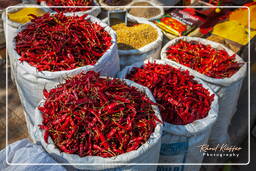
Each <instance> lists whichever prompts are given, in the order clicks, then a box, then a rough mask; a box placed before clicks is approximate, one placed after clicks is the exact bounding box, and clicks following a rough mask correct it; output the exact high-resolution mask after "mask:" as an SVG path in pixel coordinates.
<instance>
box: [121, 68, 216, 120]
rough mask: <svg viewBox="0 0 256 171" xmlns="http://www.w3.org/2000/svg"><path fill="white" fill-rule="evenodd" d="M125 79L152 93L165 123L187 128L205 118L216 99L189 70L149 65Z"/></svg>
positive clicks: (133, 71)
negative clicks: (144, 87)
mask: <svg viewBox="0 0 256 171" xmlns="http://www.w3.org/2000/svg"><path fill="white" fill-rule="evenodd" d="M126 78H128V79H130V80H132V81H135V82H137V83H139V84H141V85H144V86H146V87H148V88H149V89H150V90H151V92H152V93H153V95H154V97H155V98H156V101H157V103H159V105H160V112H161V116H162V118H163V121H165V122H168V123H171V124H176V125H184V124H188V123H191V122H193V121H195V120H198V119H202V118H204V117H206V116H207V115H208V111H209V110H210V107H211V103H212V101H213V99H214V95H210V92H209V91H208V90H207V89H205V88H203V87H202V85H201V84H198V83H197V82H196V81H195V80H193V78H194V77H193V76H191V75H189V72H188V71H180V70H178V69H176V68H173V67H172V66H170V65H163V64H156V63H148V64H145V65H144V66H143V67H142V68H133V70H132V71H131V72H130V73H129V74H128V75H127V76H126Z"/></svg>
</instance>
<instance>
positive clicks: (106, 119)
mask: <svg viewBox="0 0 256 171" xmlns="http://www.w3.org/2000/svg"><path fill="white" fill-rule="evenodd" d="M32 4H33V5H32ZM164 5H176V7H175V6H164ZM184 5H186V7H184ZM238 5H240V6H239V7H237V8H236V7H233V8H229V6H238ZM62 6H63V7H62ZM76 6H78V7H76ZM190 6H191V7H190ZM248 9H250V16H248ZM248 17H250V20H248ZM1 18H2V21H3V23H4V24H3V26H4V27H3V28H4V29H3V30H1V25H0V38H2V39H3V40H4V39H5V40H6V51H7V56H6V57H4V56H5V55H4V53H3V55H2V54H1V56H0V65H1V61H2V63H5V59H4V58H8V59H9V60H8V61H9V63H7V65H6V66H10V70H11V78H12V81H13V84H15V86H16V89H17V93H16V95H17V96H18V97H19V99H20V102H21V106H22V109H21V110H22V112H21V113H22V115H21V117H22V119H24V122H25V123H26V127H27V132H25V133H24V134H26V135H28V137H29V138H30V139H31V140H32V143H35V144H37V145H38V146H39V147H40V150H43V152H44V154H46V155H49V160H50V161H51V163H52V162H53V161H54V162H56V163H68V164H69V166H63V167H64V168H63V169H67V170H70V169H71V170H72V169H82V170H131V171H132V170H159V171H160V170H175V169H176V170H185V171H199V170H200V169H202V170H203V169H211V168H207V167H201V166H200V165H197V166H184V165H183V164H184V163H195V164H200V163H203V162H205V163H207V162H208V163H211V162H217V163H218V162H222V163H223V162H227V161H230V160H232V159H233V158H232V157H227V158H225V159H224V158H218V157H215V158H211V157H208V156H207V153H202V150H200V147H201V146H202V145H209V146H211V147H215V146H218V145H222V144H226V145H227V146H231V145H233V146H234V145H235V146H239V144H237V143H234V141H236V138H240V137H246V136H249V135H247V133H246V132H245V130H246V128H247V127H246V126H248V125H246V124H245V123H246V121H247V123H248V111H249V109H248V107H250V104H249V106H248V101H246V102H247V103H246V102H245V103H244V106H242V107H241V104H240V103H239V102H240V99H243V100H244V99H246V98H247V97H248V79H249V78H248V75H249V74H252V75H253V74H255V73H256V72H255V71H252V72H250V71H249V70H248V68H250V67H252V68H253V67H255V64H254V63H255V60H254V59H252V58H253V57H252V56H251V57H250V56H248V55H249V54H250V53H246V52H248V50H250V49H248V47H249V48H252V52H253V53H255V47H254V46H255V42H256V40H255V39H256V22H255V18H256V2H251V1H246V2H243V3H238V2H233V1H231V0H223V1H220V0H202V1H198V0H195V1H187V0H186V1H185V0H184V1H175V2H174V1H173V2H172V3H171V4H166V2H165V1H155V0H154V1H145V0H126V1H118V0H114V1H110V0H99V1H96V0H76V1H74V0H68V1H64V0H37V1H30V2H29V1H27V2H23V3H18V4H17V5H16V6H12V7H9V8H6V9H5V10H4V11H3V14H2V17H1ZM1 35H2V36H1ZM2 39H0V40H2ZM250 44H251V45H252V46H249V45H250ZM2 47H3V46H2V45H1V42H0V48H2ZM2 49H3V48H2ZM4 50H5V49H3V51H4ZM254 55H255V54H254ZM1 58H2V59H1ZM249 59H250V60H249ZM249 65H250V66H249ZM248 73H249V74H248ZM250 81H252V83H253V84H255V80H253V79H252V80H250ZM249 89H250V85H249ZM237 115H243V116H244V117H243V119H239V121H240V122H242V123H243V124H244V127H243V128H242V130H243V132H241V133H240V134H238V135H237V137H236V136H234V134H232V133H230V130H233V131H234V132H235V130H236V128H235V127H234V124H233V122H239V121H238V120H237V118H239V117H237ZM245 115H246V116H245ZM240 117H241V116H240ZM252 119H253V121H252V124H254V120H255V119H256V117H252ZM8 126H9V127H12V126H13V125H11V124H9V125H8ZM23 127H25V124H23ZM237 129H238V128H237ZM27 133H28V134H27ZM16 146H17V147H19V145H17V144H16ZM33 148H38V147H37V146H33ZM22 150H24V149H22ZM215 152H216V151H215ZM0 154H1V153H0ZM152 154H153V155H152ZM220 154H222V155H223V154H226V153H224V152H223V151H222V152H220V153H219V155H220ZM228 155H229V154H228ZM15 160H16V162H17V160H18V159H15ZM28 160H29V159H28ZM47 160H48V159H45V158H44V159H42V160H41V161H40V162H41V163H47ZM33 161H35V160H33ZM134 163H145V165H147V164H149V165H148V166H140V165H133V164H134ZM152 163H153V164H154V165H150V164H152ZM157 163H159V166H157V165H156V164H157ZM173 163H176V164H177V163H178V164H179V165H176V166H173V165H171V164H173ZM93 164H95V165H93ZM104 164H105V165H104ZM111 164H112V165H111ZM0 168H1V167H0ZM6 168H7V166H6ZM56 169H60V168H56Z"/></svg>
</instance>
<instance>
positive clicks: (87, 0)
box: [37, 0, 94, 12]
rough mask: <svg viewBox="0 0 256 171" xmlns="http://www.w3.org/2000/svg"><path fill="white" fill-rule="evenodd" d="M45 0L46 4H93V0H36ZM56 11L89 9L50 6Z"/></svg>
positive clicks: (39, 0) (40, 0)
mask: <svg viewBox="0 0 256 171" xmlns="http://www.w3.org/2000/svg"><path fill="white" fill-rule="evenodd" d="M42 1H45V2H46V4H47V5H48V6H93V5H94V3H93V0H37V2H42ZM52 9H53V10H54V11H56V12H77V11H86V10H88V9H90V8H89V7H85V8H52Z"/></svg>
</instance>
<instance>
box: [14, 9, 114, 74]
mask: <svg viewBox="0 0 256 171" xmlns="http://www.w3.org/2000/svg"><path fill="white" fill-rule="evenodd" d="M84 18H85V15H84V16H81V17H79V16H64V15H63V13H57V14H55V15H50V14H49V13H47V14H45V15H43V16H41V17H35V18H34V19H33V20H32V22H31V23H30V24H28V25H27V26H26V28H25V29H23V30H22V31H21V32H19V33H18V35H17V36H16V51H17V52H18V54H19V55H20V56H21V57H20V58H19V60H20V61H26V62H28V63H29V64H30V65H32V66H34V67H36V68H37V69H38V70H39V71H62V70H71V69H75V68H77V67H81V66H85V65H94V64H95V63H96V62H97V61H98V59H99V58H100V57H101V56H102V55H103V54H104V53H105V52H106V50H108V49H109V48H110V46H111V45H112V42H111V36H110V35H109V34H108V32H107V31H105V30H104V28H103V27H101V26H99V25H98V24H97V23H92V22H91V21H89V20H85V19H84ZM95 40H97V41H95Z"/></svg>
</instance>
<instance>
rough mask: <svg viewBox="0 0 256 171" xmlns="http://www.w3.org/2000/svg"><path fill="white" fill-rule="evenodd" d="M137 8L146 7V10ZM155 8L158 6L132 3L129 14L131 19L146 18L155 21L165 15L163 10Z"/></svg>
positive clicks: (143, 2) (148, 3)
mask: <svg viewBox="0 0 256 171" xmlns="http://www.w3.org/2000/svg"><path fill="white" fill-rule="evenodd" d="M136 6H145V8H141V7H136ZM154 6H156V4H154V3H152V2H148V1H134V2H133V3H131V5H130V8H129V9H128V14H129V15H130V17H139V18H145V19H148V20H154V19H157V18H160V17H161V16H162V15H164V10H163V8H159V7H154ZM149 7H150V8H149Z"/></svg>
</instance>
